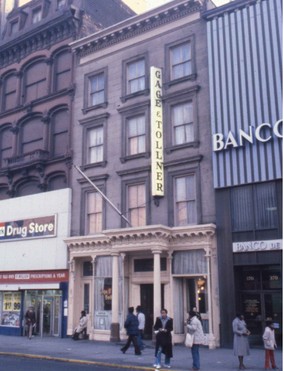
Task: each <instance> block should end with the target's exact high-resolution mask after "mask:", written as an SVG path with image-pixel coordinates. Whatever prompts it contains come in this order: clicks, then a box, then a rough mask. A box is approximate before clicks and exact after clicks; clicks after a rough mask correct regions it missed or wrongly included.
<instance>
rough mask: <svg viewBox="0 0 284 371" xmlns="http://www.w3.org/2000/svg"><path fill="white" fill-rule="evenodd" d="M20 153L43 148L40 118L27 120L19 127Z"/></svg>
mask: <svg viewBox="0 0 284 371" xmlns="http://www.w3.org/2000/svg"><path fill="white" fill-rule="evenodd" d="M21 132H22V133H21V153H22V154H26V153H30V152H33V151H35V150H38V149H43V122H42V121H41V119H40V118H34V119H32V120H29V121H28V122H26V123H25V124H24V125H23V126H22V127H21Z"/></svg>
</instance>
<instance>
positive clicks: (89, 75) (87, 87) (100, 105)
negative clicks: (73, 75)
mask: <svg viewBox="0 0 284 371" xmlns="http://www.w3.org/2000/svg"><path fill="white" fill-rule="evenodd" d="M101 74H103V80H104V101H103V102H101V103H98V104H95V105H91V104H90V101H89V98H90V81H91V79H92V78H94V77H95V76H99V75H101ZM107 97H108V68H107V67H105V68H102V69H99V70H96V71H94V72H91V73H87V74H86V75H85V76H84V101H83V108H82V112H83V114H86V113H88V112H90V111H92V110H97V109H99V108H107V106H108V101H107Z"/></svg>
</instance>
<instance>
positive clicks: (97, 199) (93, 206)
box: [85, 192, 103, 234]
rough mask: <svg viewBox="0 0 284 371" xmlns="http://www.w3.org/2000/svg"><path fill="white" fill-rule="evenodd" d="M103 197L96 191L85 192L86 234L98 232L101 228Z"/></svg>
mask: <svg viewBox="0 0 284 371" xmlns="http://www.w3.org/2000/svg"><path fill="white" fill-rule="evenodd" d="M102 216H103V199H102V196H101V195H100V194H99V193H98V192H88V193H87V194H86V228H85V229H86V234H95V233H100V232H101V231H102V229H103V218H102Z"/></svg>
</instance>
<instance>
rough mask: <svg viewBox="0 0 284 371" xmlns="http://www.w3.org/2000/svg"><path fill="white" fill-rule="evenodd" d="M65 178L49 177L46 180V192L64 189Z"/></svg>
mask: <svg viewBox="0 0 284 371" xmlns="http://www.w3.org/2000/svg"><path fill="white" fill-rule="evenodd" d="M66 187H67V184H66V176H65V174H58V175H56V176H53V177H51V178H50V179H49V180H48V190H49V191H56V190H57V189H63V188H66Z"/></svg>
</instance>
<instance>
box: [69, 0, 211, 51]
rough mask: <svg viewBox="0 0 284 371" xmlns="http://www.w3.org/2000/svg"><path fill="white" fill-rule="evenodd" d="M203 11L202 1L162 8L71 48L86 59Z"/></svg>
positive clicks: (191, 0) (84, 39) (82, 41)
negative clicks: (102, 50)
mask: <svg viewBox="0 0 284 371" xmlns="http://www.w3.org/2000/svg"><path fill="white" fill-rule="evenodd" d="M160 9H161V10H160ZM203 9H204V5H203V3H202V1H200V0H195V1H194V0H188V1H183V2H182V3H179V4H175V5H174V6H173V5H172V6H171V7H167V8H166V7H161V8H158V10H155V11H150V12H147V13H144V14H143V15H142V16H136V17H132V18H130V19H129V20H127V21H124V22H121V23H119V24H118V25H115V26H112V27H109V28H107V29H105V30H103V31H100V32H97V33H95V34H93V35H90V36H87V37H85V38H83V39H81V40H79V41H75V42H73V43H71V44H70V46H71V48H72V49H73V50H74V52H76V53H77V55H79V56H80V57H84V56H87V55H89V54H91V53H94V52H96V51H98V50H100V49H104V48H107V47H110V46H112V45H114V44H117V43H120V42H122V41H126V40H128V39H130V38H132V37H135V36H138V35H141V34H144V33H145V32H148V31H151V30H153V29H155V28H158V27H160V26H163V25H165V24H170V23H172V22H175V21H177V20H179V19H181V18H184V17H186V16H187V15H189V14H192V13H195V12H201V11H202V10H203Z"/></svg>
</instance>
